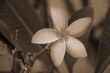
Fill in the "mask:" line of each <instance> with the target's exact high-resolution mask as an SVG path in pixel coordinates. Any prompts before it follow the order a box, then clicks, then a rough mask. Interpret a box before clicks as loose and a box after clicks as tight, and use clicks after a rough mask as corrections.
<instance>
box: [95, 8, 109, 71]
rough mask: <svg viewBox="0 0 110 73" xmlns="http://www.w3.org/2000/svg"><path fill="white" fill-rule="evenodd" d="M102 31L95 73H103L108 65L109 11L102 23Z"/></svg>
mask: <svg viewBox="0 0 110 73" xmlns="http://www.w3.org/2000/svg"><path fill="white" fill-rule="evenodd" d="M103 24H104V30H103V33H102V36H101V40H100V44H99V48H98V51H99V52H98V59H97V66H96V72H95V73H103V72H104V70H105V69H106V67H107V66H108V65H109V63H110V9H109V11H108V14H107V16H106V18H105V20H104V21H103Z"/></svg>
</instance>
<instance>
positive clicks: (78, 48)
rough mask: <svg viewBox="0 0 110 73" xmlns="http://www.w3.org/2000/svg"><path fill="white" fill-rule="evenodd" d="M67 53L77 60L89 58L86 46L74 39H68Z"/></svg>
mask: <svg viewBox="0 0 110 73" xmlns="http://www.w3.org/2000/svg"><path fill="white" fill-rule="evenodd" d="M66 46H67V52H68V53H69V54H70V55H71V56H72V57H75V58H84V57H87V52H86V49H85V47H84V45H83V44H82V43H81V42H80V41H79V40H77V39H75V38H73V37H66Z"/></svg>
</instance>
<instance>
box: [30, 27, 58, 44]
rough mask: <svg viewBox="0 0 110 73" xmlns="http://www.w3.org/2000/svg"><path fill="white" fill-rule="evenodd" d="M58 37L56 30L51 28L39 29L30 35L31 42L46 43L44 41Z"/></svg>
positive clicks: (52, 40)
mask: <svg viewBox="0 0 110 73" xmlns="http://www.w3.org/2000/svg"><path fill="white" fill-rule="evenodd" d="M59 38H60V35H59V34H58V32H56V31H55V30H53V29H48V28H45V29H41V30H39V31H38V32H36V33H35V34H34V36H33V37H32V43H36V44H46V43H51V42H54V41H56V40H58V39H59Z"/></svg>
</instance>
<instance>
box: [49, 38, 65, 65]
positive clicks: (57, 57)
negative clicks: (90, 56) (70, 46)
mask: <svg viewBox="0 0 110 73" xmlns="http://www.w3.org/2000/svg"><path fill="white" fill-rule="evenodd" d="M65 50H66V44H65V41H64V39H60V40H58V41H56V42H55V43H53V45H52V46H51V58H52V60H53V62H54V64H55V66H59V65H60V64H61V63H62V61H63V58H64V55H65Z"/></svg>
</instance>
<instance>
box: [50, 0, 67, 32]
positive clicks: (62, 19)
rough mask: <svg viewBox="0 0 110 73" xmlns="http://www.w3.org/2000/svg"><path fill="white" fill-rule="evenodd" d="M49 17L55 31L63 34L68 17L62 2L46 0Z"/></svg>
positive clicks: (59, 0)
mask: <svg viewBox="0 0 110 73" xmlns="http://www.w3.org/2000/svg"><path fill="white" fill-rule="evenodd" d="M48 1H49V9H50V15H51V18H52V21H53V24H54V27H55V29H57V30H58V31H59V32H63V31H64V30H65V29H66V25H67V20H68V15H67V13H66V10H65V6H64V4H63V1H61V0H48Z"/></svg>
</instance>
